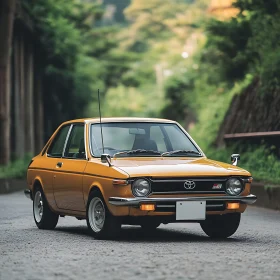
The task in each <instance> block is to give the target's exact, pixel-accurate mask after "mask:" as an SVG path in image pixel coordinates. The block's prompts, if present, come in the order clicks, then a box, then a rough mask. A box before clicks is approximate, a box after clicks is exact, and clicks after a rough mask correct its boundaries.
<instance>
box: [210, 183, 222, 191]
mask: <svg viewBox="0 0 280 280" xmlns="http://www.w3.org/2000/svg"><path fill="white" fill-rule="evenodd" d="M222 187H223V184H214V185H213V187H212V190H220V189H222Z"/></svg>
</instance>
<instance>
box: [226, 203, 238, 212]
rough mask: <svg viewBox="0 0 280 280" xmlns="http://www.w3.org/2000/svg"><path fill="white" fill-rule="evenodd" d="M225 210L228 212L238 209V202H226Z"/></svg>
mask: <svg viewBox="0 0 280 280" xmlns="http://www.w3.org/2000/svg"><path fill="white" fill-rule="evenodd" d="M227 209H229V210H236V209H239V203H238V202H228V203H227Z"/></svg>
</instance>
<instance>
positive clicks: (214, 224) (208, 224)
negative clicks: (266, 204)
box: [200, 213, 241, 238]
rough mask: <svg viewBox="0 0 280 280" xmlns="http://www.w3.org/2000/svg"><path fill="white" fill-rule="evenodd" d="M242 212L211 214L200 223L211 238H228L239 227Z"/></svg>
mask: <svg viewBox="0 0 280 280" xmlns="http://www.w3.org/2000/svg"><path fill="white" fill-rule="evenodd" d="M240 218H241V214H240V213H232V214H225V215H211V216H208V217H207V218H206V220H205V221H203V222H201V223H200V226H201V228H202V230H203V231H204V232H205V233H206V234H207V235H208V236H209V237H211V238H227V237H229V236H231V235H233V234H234V233H235V232H236V230H237V229H238V227H239V223H240Z"/></svg>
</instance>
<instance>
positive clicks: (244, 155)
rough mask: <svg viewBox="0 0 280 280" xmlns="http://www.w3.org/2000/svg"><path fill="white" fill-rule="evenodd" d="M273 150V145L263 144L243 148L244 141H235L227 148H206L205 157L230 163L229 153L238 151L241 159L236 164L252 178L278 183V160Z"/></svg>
mask: <svg viewBox="0 0 280 280" xmlns="http://www.w3.org/2000/svg"><path fill="white" fill-rule="evenodd" d="M273 150H274V147H267V146H265V145H261V146H256V145H249V146H246V148H245V147H244V143H236V144H235V145H232V146H229V147H227V148H221V149H213V148H211V149H209V150H208V153H207V157H209V158H211V159H215V160H218V161H222V162H229V163H230V155H231V154H233V153H240V154H241V160H240V161H239V163H238V166H240V167H241V168H244V169H246V170H248V171H250V172H251V173H252V176H253V178H254V180H256V181H262V182H266V183H274V184H280V162H279V159H278V158H277V157H276V156H275V155H274V154H273ZM264 163H265V164H264Z"/></svg>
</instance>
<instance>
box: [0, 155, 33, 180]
mask: <svg viewBox="0 0 280 280" xmlns="http://www.w3.org/2000/svg"><path fill="white" fill-rule="evenodd" d="M30 160H31V156H30V155H25V156H24V158H22V159H17V160H15V161H13V162H11V163H9V164H8V165H5V166H0V178H14V179H23V178H25V177H26V171H27V167H28V164H29V162H30Z"/></svg>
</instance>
